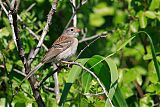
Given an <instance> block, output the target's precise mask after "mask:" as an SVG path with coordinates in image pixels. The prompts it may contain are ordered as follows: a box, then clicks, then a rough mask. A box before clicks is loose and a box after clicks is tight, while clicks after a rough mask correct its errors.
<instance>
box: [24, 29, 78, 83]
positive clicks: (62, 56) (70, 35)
mask: <svg viewBox="0 0 160 107" xmlns="http://www.w3.org/2000/svg"><path fill="white" fill-rule="evenodd" d="M80 31H81V30H80V29H79V28H77V27H69V28H67V29H65V30H64V32H63V33H62V34H61V36H60V37H59V38H58V39H57V40H56V41H55V42H54V43H53V44H52V46H51V48H50V49H48V51H47V52H46V54H45V55H44V57H43V58H42V60H41V62H40V63H39V64H38V65H37V66H36V67H35V68H34V69H33V70H31V71H30V72H29V73H28V74H27V75H26V76H25V78H24V79H23V80H22V81H21V83H23V82H24V81H25V80H27V79H28V78H30V77H31V76H32V75H33V74H34V73H35V72H36V71H37V70H38V69H39V68H40V67H41V66H43V65H44V64H45V63H51V62H52V63H55V64H56V63H59V62H60V61H65V60H68V59H70V57H72V56H73V55H74V54H75V53H76V51H77V47H78V39H77V37H78V35H79V32H80Z"/></svg>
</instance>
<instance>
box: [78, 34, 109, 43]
mask: <svg viewBox="0 0 160 107" xmlns="http://www.w3.org/2000/svg"><path fill="white" fill-rule="evenodd" d="M107 34H108V32H103V33H102V34H97V35H93V36H91V37H87V38H82V39H81V40H79V42H78V43H82V42H86V41H89V40H92V39H94V38H97V37H104V38H105V37H106V35H107Z"/></svg>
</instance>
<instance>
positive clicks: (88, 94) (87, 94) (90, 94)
mask: <svg viewBox="0 0 160 107" xmlns="http://www.w3.org/2000/svg"><path fill="white" fill-rule="evenodd" d="M103 94H104V92H101V93H96V94H93V93H84V94H83V95H86V96H99V95H103Z"/></svg>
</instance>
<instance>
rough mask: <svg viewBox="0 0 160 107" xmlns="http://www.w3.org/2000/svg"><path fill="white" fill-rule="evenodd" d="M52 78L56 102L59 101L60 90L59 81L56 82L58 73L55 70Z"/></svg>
mask: <svg viewBox="0 0 160 107" xmlns="http://www.w3.org/2000/svg"><path fill="white" fill-rule="evenodd" d="M53 78H54V84H55V86H54V93H55V95H56V102H57V104H58V103H59V101H60V92H59V82H58V73H57V72H55V73H54V74H53Z"/></svg>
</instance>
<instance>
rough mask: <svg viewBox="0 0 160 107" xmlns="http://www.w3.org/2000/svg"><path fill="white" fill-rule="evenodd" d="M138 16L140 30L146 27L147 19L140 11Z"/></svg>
mask: <svg viewBox="0 0 160 107" xmlns="http://www.w3.org/2000/svg"><path fill="white" fill-rule="evenodd" d="M138 16H139V23H140V27H141V28H145V27H146V26H147V18H146V17H145V14H144V12H142V11H140V12H139V13H138Z"/></svg>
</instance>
